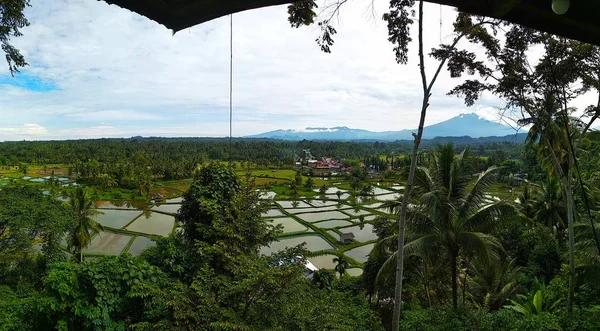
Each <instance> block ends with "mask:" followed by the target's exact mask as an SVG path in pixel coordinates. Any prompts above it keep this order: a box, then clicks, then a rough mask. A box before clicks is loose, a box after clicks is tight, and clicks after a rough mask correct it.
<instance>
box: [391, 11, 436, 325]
mask: <svg viewBox="0 0 600 331" xmlns="http://www.w3.org/2000/svg"><path fill="white" fill-rule="evenodd" d="M419 60H420V71H421V78H422V83H423V103H422V105H421V118H420V120H419V129H418V130H417V134H416V135H415V134H414V133H413V135H414V136H415V141H414V146H413V152H412V157H411V159H410V170H409V172H408V178H407V180H406V185H405V188H404V195H403V196H402V210H401V212H400V219H399V220H398V253H397V254H396V288H395V290H394V314H393V318H392V330H394V331H397V330H398V328H399V326H400V316H401V314H402V274H403V272H404V228H405V226H406V212H407V208H408V197H409V195H410V190H411V188H412V184H413V180H414V178H415V169H416V167H417V164H416V162H417V152H418V151H419V145H420V143H421V137H422V136H423V126H424V124H425V115H426V114H427V106H429V89H428V88H427V80H426V79H425V60H424V57H423V1H422V0H421V1H420V2H419Z"/></svg>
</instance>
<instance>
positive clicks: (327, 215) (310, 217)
mask: <svg viewBox="0 0 600 331" xmlns="http://www.w3.org/2000/svg"><path fill="white" fill-rule="evenodd" d="M297 216H298V217H300V218H301V219H303V220H305V221H307V222H316V221H326V220H331V219H345V218H348V215H346V214H343V213H341V212H339V211H337V210H336V211H326V212H322V213H312V214H299V215H297Z"/></svg>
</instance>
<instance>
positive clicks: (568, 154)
mask: <svg viewBox="0 0 600 331" xmlns="http://www.w3.org/2000/svg"><path fill="white" fill-rule="evenodd" d="M561 109H562V106H561V104H560V103H559V102H558V101H557V100H556V98H555V97H554V96H553V95H552V94H551V93H549V94H548V95H546V98H545V99H544V100H543V103H542V104H541V105H540V107H539V109H538V113H537V114H536V116H535V117H531V118H525V119H523V120H521V121H519V122H520V124H525V125H526V124H533V125H532V126H531V128H530V129H529V133H528V134H527V140H528V142H531V143H536V144H538V148H539V152H538V154H539V157H540V158H541V163H542V167H543V168H545V169H546V170H548V173H549V175H550V176H555V177H556V178H558V181H559V183H560V185H561V187H562V192H563V193H564V200H565V206H566V216H567V233H568V242H569V245H568V247H569V290H568V297H567V311H568V312H569V313H570V312H571V311H572V309H573V298H574V293H575V275H574V274H575V252H574V251H575V248H574V246H575V232H574V221H575V213H576V210H575V200H574V199H573V188H574V187H575V186H574V183H573V174H574V164H575V159H574V157H573V153H572V150H571V147H572V146H573V145H572V144H571V142H570V141H569V134H568V133H567V131H566V129H565V127H571V128H575V127H577V125H578V123H577V120H575V119H572V118H569V116H568V115H567V112H571V111H572V109H564V111H561ZM561 115H562V116H561ZM573 131H575V130H573Z"/></svg>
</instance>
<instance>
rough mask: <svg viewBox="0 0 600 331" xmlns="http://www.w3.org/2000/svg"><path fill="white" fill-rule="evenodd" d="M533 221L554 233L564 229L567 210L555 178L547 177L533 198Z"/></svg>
mask: <svg viewBox="0 0 600 331" xmlns="http://www.w3.org/2000/svg"><path fill="white" fill-rule="evenodd" d="M534 208H535V214H534V220H535V221H536V222H537V223H540V224H543V225H545V226H547V227H549V228H550V229H552V230H554V231H555V232H559V231H561V230H563V229H564V228H565V225H566V224H567V208H566V207H565V201H564V199H563V194H562V191H561V187H560V183H559V182H558V179H556V177H549V178H548V181H547V182H546V183H545V184H544V185H542V190H541V192H540V194H539V195H537V196H536V198H535V204H534Z"/></svg>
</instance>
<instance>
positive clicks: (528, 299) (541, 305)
mask: <svg viewBox="0 0 600 331" xmlns="http://www.w3.org/2000/svg"><path fill="white" fill-rule="evenodd" d="M544 293H547V291H546V286H545V285H544V284H543V283H541V282H540V281H538V280H537V279H536V280H535V281H534V282H533V284H532V285H531V290H530V291H529V293H528V294H526V295H525V294H519V295H518V296H517V297H518V298H519V299H521V302H516V301H515V300H510V302H511V303H512V304H511V305H507V306H506V308H509V309H512V310H514V311H517V312H519V313H521V314H523V315H536V314H540V313H542V312H551V311H553V310H554V309H556V307H558V305H559V304H560V302H561V299H558V300H554V301H552V300H548V298H546V300H544Z"/></svg>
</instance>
